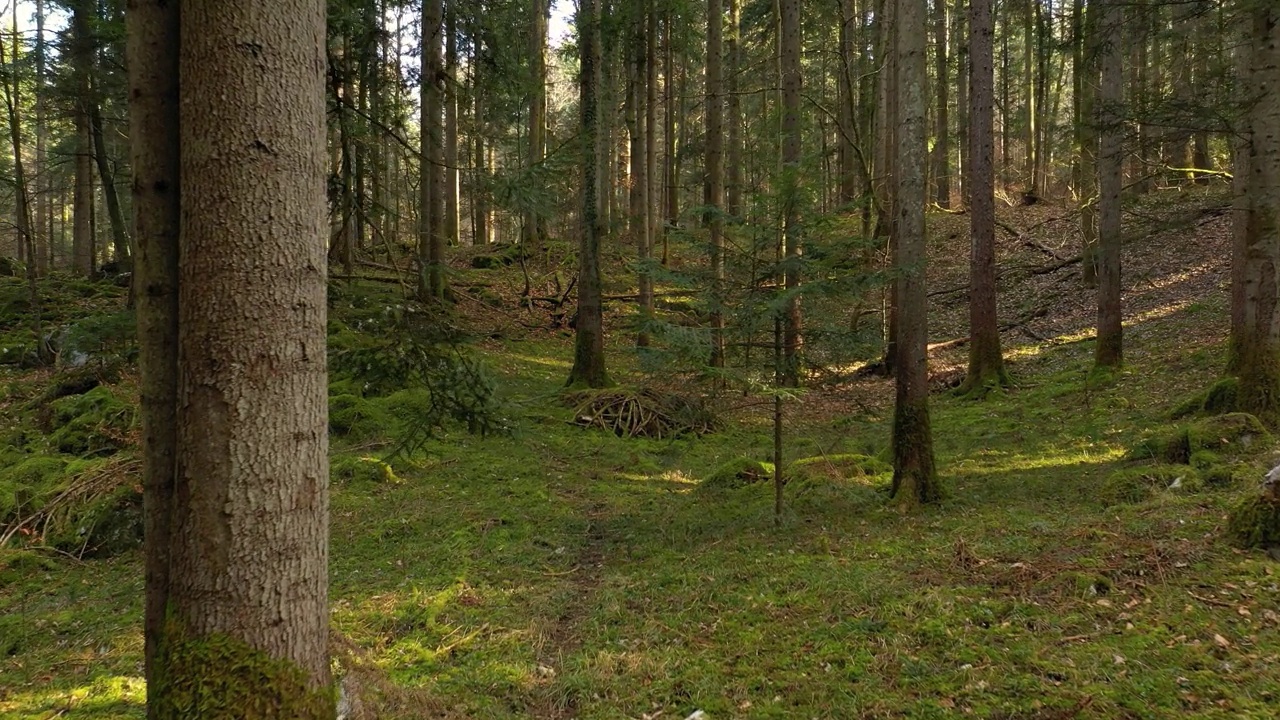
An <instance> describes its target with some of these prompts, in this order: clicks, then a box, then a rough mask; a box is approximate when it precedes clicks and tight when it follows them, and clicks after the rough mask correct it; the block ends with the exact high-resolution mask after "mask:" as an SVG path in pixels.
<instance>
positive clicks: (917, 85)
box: [892, 0, 941, 509]
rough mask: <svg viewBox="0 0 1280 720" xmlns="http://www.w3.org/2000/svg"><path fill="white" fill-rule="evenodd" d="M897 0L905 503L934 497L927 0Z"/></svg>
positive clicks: (901, 499)
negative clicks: (927, 199) (926, 180)
mask: <svg viewBox="0 0 1280 720" xmlns="http://www.w3.org/2000/svg"><path fill="white" fill-rule="evenodd" d="M896 1H897V3H898V27H899V34H898V52H897V57H898V78H899V79H898V112H899V119H900V120H901V125H900V129H899V136H898V162H897V169H898V191H897V205H898V215H897V218H898V219H897V227H896V230H897V233H898V235H897V237H898V243H897V249H898V252H897V268H896V270H897V273H898V283H897V287H898V301H897V305H898V317H899V319H898V344H897V348H898V362H897V368H896V371H897V372H896V374H895V378H896V383H895V386H896V391H897V393H896V402H895V404H894V413H893V487H892V495H893V498H894V499H895V500H896V501H897V502H898V504H899V506H901V507H903V508H904V509H910V508H912V507H915V506H916V505H919V504H920V503H928V502H933V501H935V500H938V499H939V498H940V496H941V489H940V488H939V486H938V478H937V471H936V470H935V468H934V460H933V434H932V431H931V429H930V425H929V371H928V352H927V344H928V339H929V327H928V302H927V300H928V298H927V296H926V291H925V218H924V205H925V183H924V173H925V141H926V134H925V108H926V102H925V41H924V34H923V33H921V32H916V31H915V28H923V27H924V21H925V0H896Z"/></svg>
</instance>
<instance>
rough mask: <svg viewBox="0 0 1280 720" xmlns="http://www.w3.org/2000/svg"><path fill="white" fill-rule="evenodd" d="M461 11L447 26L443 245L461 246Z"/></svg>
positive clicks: (451, 9)
mask: <svg viewBox="0 0 1280 720" xmlns="http://www.w3.org/2000/svg"><path fill="white" fill-rule="evenodd" d="M457 14H458V10H457V7H456V4H454V3H450V5H449V8H448V22H447V25H446V28H445V68H444V82H445V83H446V85H447V87H446V88H445V92H444V155H443V158H442V160H443V163H444V166H443V167H442V168H441V172H443V173H444V225H443V227H442V228H441V230H442V232H443V233H444V242H445V244H447V245H454V246H456V245H459V244H460V240H459V237H460V236H459V233H460V230H461V228H460V223H459V221H458V208H459V198H458V28H457V24H458V22H457V21H458V18H457Z"/></svg>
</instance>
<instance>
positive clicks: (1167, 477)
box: [1098, 464, 1204, 505]
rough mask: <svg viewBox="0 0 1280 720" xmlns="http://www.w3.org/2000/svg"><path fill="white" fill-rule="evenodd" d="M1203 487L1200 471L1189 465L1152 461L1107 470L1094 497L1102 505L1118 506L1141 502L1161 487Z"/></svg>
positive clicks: (1161, 488)
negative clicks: (1151, 462) (1113, 470)
mask: <svg viewBox="0 0 1280 720" xmlns="http://www.w3.org/2000/svg"><path fill="white" fill-rule="evenodd" d="M1203 487H1204V481H1203V480H1202V479H1201V477H1200V473H1199V472H1197V471H1196V469H1195V468H1193V467H1191V466H1189V465H1174V464H1156V465H1146V466H1142V467H1134V468H1125V469H1123V470H1117V471H1115V472H1113V473H1111V475H1109V476H1108V477H1107V479H1106V481H1105V482H1104V483H1103V484H1102V487H1101V488H1100V489H1099V491H1098V497H1099V499H1100V500H1102V502H1103V503H1104V504H1106V505H1118V504H1124V503H1138V502H1142V501H1144V500H1147V499H1148V498H1151V497H1153V496H1155V494H1156V493H1158V492H1161V491H1163V490H1173V491H1178V492H1197V491H1199V490H1201V489H1202V488H1203Z"/></svg>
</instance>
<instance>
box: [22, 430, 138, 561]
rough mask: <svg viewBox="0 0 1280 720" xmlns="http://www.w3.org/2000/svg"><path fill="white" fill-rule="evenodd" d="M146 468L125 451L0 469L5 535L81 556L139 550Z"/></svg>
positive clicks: (40, 458) (54, 458)
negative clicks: (142, 474)
mask: <svg viewBox="0 0 1280 720" xmlns="http://www.w3.org/2000/svg"><path fill="white" fill-rule="evenodd" d="M141 472H142V463H141V462H140V461H139V460H137V459H136V458H133V457H130V456H129V455H128V454H126V453H119V454H116V455H113V456H111V457H109V458H99V459H94V460H83V459H73V458H68V457H66V456H57V455H54V456H30V457H27V458H26V459H25V460H23V461H22V462H20V463H18V464H16V465H14V466H13V467H11V468H8V469H6V470H3V471H0V535H3V534H6V533H8V534H11V535H13V536H14V537H17V538H19V539H23V538H26V539H29V540H31V541H34V542H37V543H40V544H44V545H48V546H50V547H54V548H57V549H59V550H63V551H66V552H68V553H71V554H73V555H76V556H77V557H105V556H108V555H115V554H117V553H121V552H124V551H126V550H129V549H132V548H135V547H137V546H138V545H139V544H140V543H141V542H142V524H143V513H142V491H141V485H140V477H139V475H140V473H141ZM19 530H20V531H21V533H20V534H19V533H18V531H19Z"/></svg>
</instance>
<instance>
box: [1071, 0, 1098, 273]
mask: <svg viewBox="0 0 1280 720" xmlns="http://www.w3.org/2000/svg"><path fill="white" fill-rule="evenodd" d="M1096 12H1097V11H1096V8H1090V9H1089V11H1088V15H1087V16H1086V15H1085V8H1084V0H1075V9H1074V14H1073V16H1072V24H1073V26H1074V33H1075V43H1074V45H1075V47H1074V51H1075V56H1074V61H1075V62H1074V64H1075V73H1074V75H1075V81H1074V82H1075V93H1074V95H1075V99H1076V100H1075V102H1076V113H1075V115H1076V152H1077V160H1076V162H1077V177H1078V178H1079V184H1080V186H1079V188H1078V189H1077V195H1078V198H1079V202H1080V236H1081V246H1080V251H1081V256H1082V257H1083V262H1081V264H1080V271H1081V274H1082V276H1083V280H1084V285H1085V287H1097V285H1098V219H1097V218H1098V215H1097V204H1096V203H1097V199H1098V161H1097V154H1098V131H1097V123H1098V120H1097V117H1096V115H1095V112H1094V106H1095V103H1094V98H1095V97H1096V96H1097V83H1098V65H1097V50H1098V48H1099V47H1101V46H1100V44H1099V43H1098V42H1097V39H1096V37H1095V35H1096V32H1095V29H1096V27H1097V23H1096V22H1094V17H1095V16H1096Z"/></svg>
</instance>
